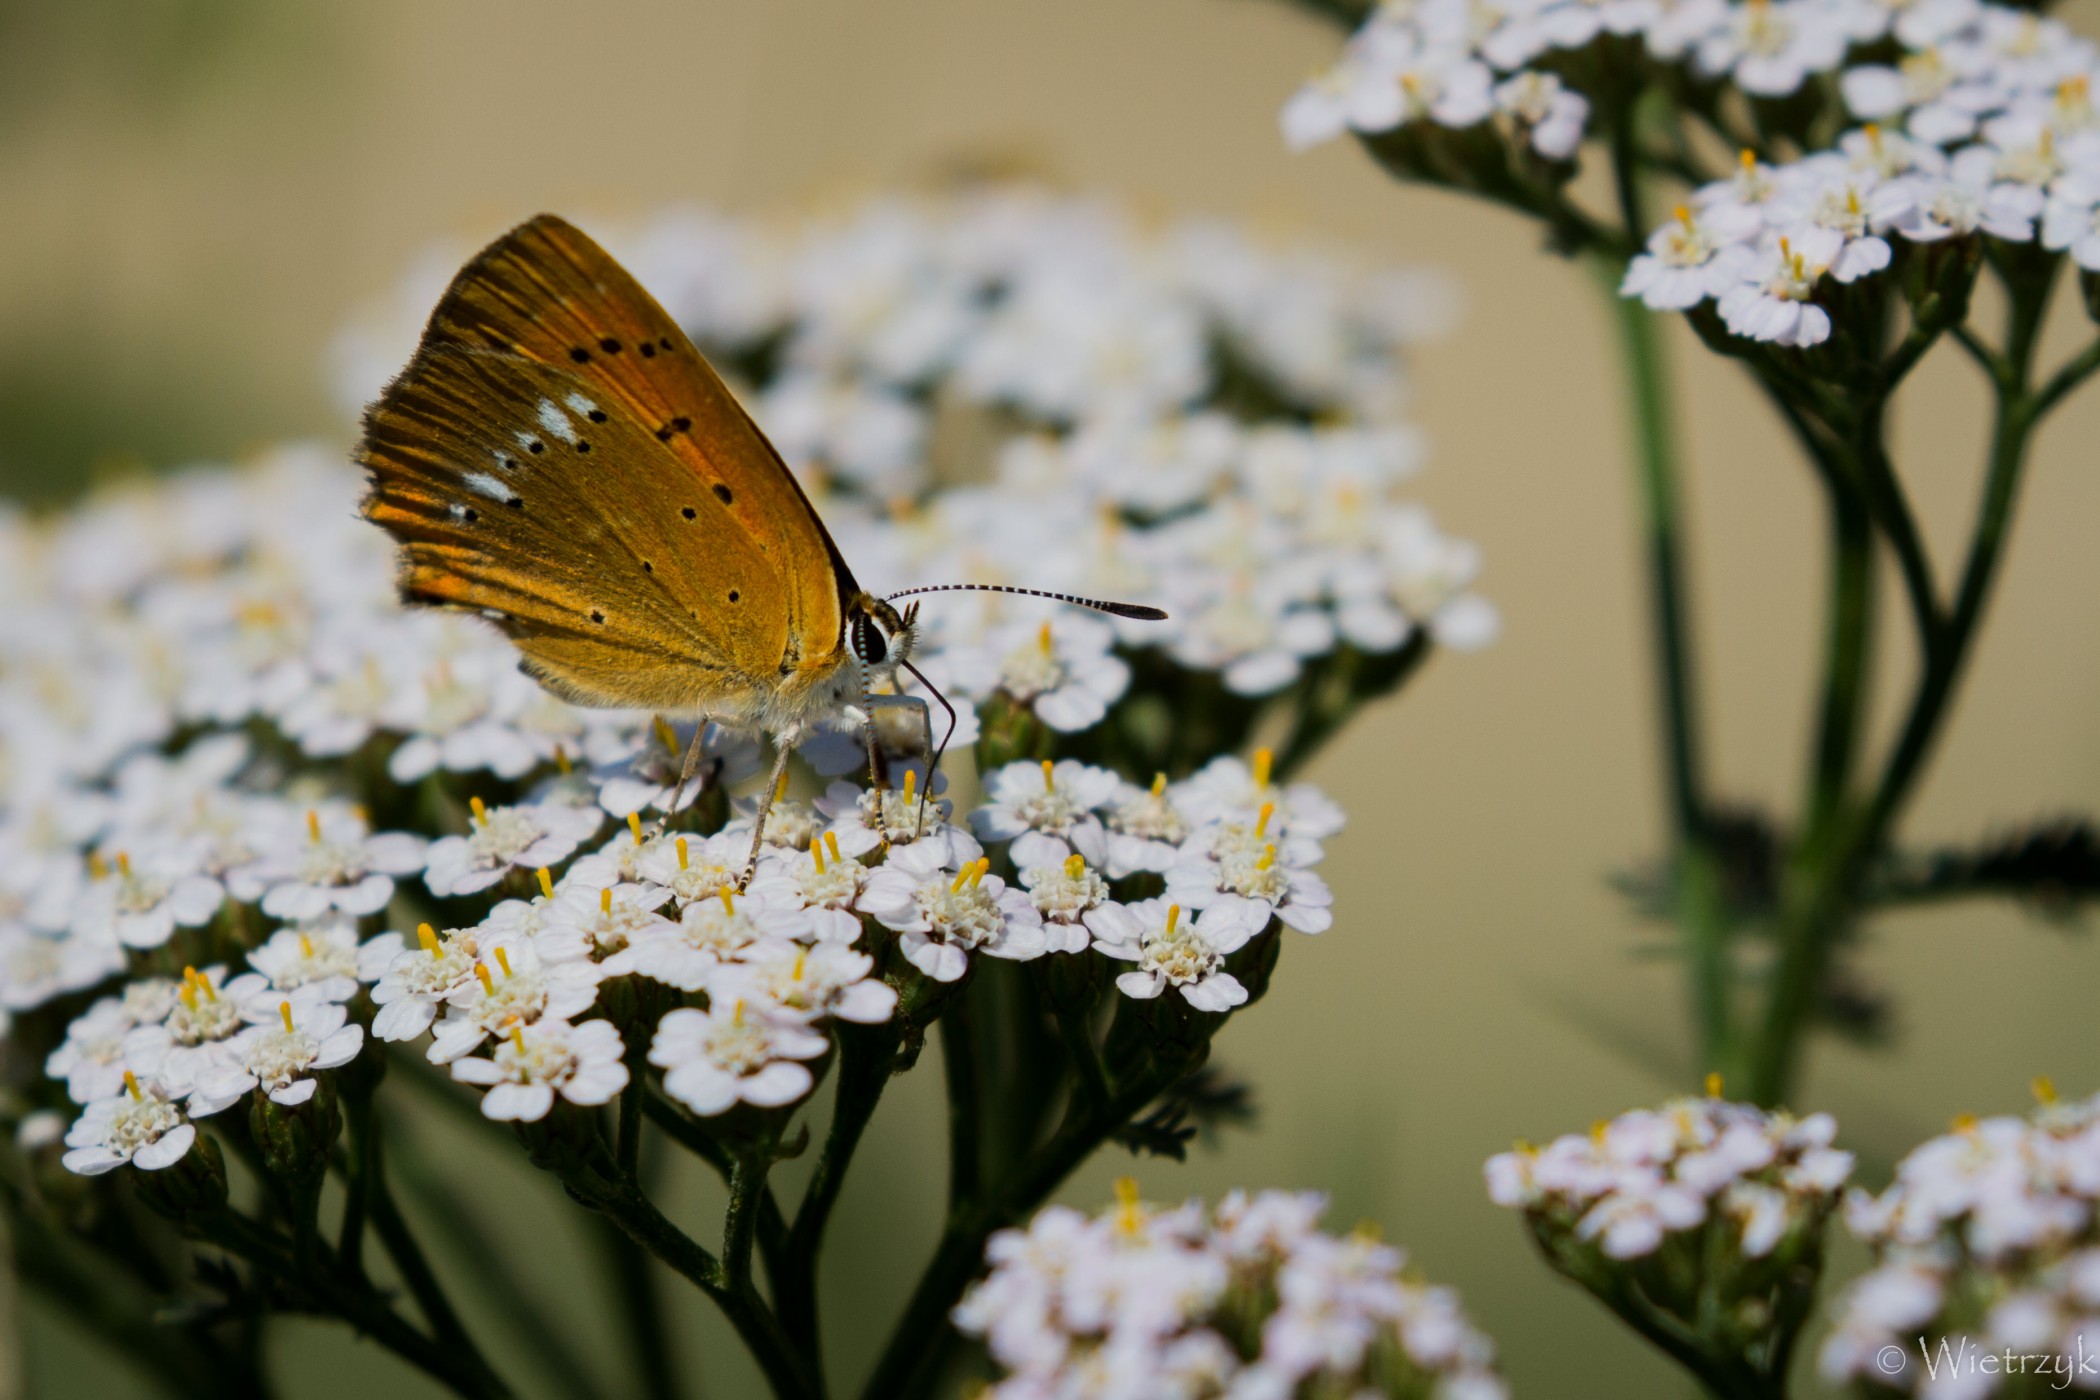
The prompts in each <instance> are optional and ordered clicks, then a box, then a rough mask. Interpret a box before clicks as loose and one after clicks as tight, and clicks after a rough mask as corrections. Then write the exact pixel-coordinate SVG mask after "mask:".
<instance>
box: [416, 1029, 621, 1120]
mask: <svg viewBox="0 0 2100 1400" xmlns="http://www.w3.org/2000/svg"><path fill="white" fill-rule="evenodd" d="M626 1053H627V1050H626V1046H625V1045H624V1044H623V1043H622V1042H621V1040H620V1031H619V1028H618V1027H617V1026H615V1025H613V1023H612V1022H610V1021H585V1022H584V1023H583V1024H582V1025H580V1026H572V1025H570V1024H569V1023H568V1022H566V1021H561V1020H554V1019H542V1020H539V1021H535V1022H533V1023H532V1024H531V1025H519V1024H514V1025H512V1026H511V1028H510V1032H509V1034H508V1035H506V1036H504V1037H503V1038H502V1039H500V1040H498V1041H497V1042H496V1048H495V1050H494V1052H492V1053H491V1054H490V1056H489V1057H488V1058H487V1059H481V1058H479V1057H475V1058H472V1059H464V1060H454V1061H453V1062H452V1077H453V1078H454V1079H457V1080H459V1081H460V1082H461V1083H463V1084H485V1085H488V1086H489V1091H488V1092H487V1093H486V1094H484V1095H482V1096H481V1111H482V1114H483V1115H484V1116H486V1117H489V1118H494V1119H496V1120H498V1121H501V1122H523V1123H534V1122H538V1121H539V1120H540V1119H542V1118H544V1117H546V1116H547V1110H548V1109H550V1108H552V1107H554V1096H555V1095H556V1094H560V1095H561V1096H562V1097H563V1098H565V1099H567V1100H568V1101H569V1102H570V1103H573V1104H582V1105H584V1106H585V1107H595V1106H596V1105H598V1104H602V1103H610V1102H611V1101H612V1100H613V1099H614V1098H615V1097H617V1096H618V1095H619V1093H620V1091H621V1090H622V1089H625V1088H626V1087H627V1078H628V1074H627V1066H626V1064H625V1063H624V1062H623V1057H624V1056H625V1055H626Z"/></svg>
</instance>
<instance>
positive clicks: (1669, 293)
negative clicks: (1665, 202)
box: [1619, 205, 1764, 311]
mask: <svg viewBox="0 0 2100 1400" xmlns="http://www.w3.org/2000/svg"><path fill="white" fill-rule="evenodd" d="M1763 226H1764V221H1763V220H1762V219H1761V218H1759V217H1758V216H1757V215H1756V214H1754V213H1752V212H1750V211H1749V210H1746V209H1744V208H1742V207H1741V206H1740V205H1718V206H1714V207H1710V208H1708V209H1705V210H1702V211H1700V212H1698V213H1696V214H1695V213H1694V212H1693V211H1692V210H1691V209H1690V208H1689V207H1686V206H1684V205H1679V206H1678V209H1677V214H1676V217H1674V218H1673V219H1671V220H1670V222H1669V223H1666V224H1664V225H1663V226H1662V227H1661V228H1659V229H1657V230H1656V231H1655V232H1654V233H1653V234H1652V235H1650V236H1649V239H1648V251H1647V252H1645V253H1642V254H1641V255H1640V256H1638V257H1636V258H1635V259H1634V260H1633V262H1632V263H1631V264H1629V265H1628V267H1627V269H1626V277H1625V280H1624V281H1622V282H1621V283H1620V284H1619V294H1620V295H1621V296H1629V297H1634V296H1637V297H1639V298H1640V299H1641V301H1642V302H1643V303H1645V304H1646V305H1647V306H1649V307H1650V308H1652V309H1654V310H1656V311H1683V310H1686V309H1688V308H1690V307H1694V306H1697V305H1698V304H1699V303H1700V302H1702V301H1705V300H1707V299H1708V298H1709V297H1718V296H1720V295H1721V294H1722V293H1724V292H1726V291H1727V290H1728V289H1729V288H1731V287H1733V286H1734V285H1735V284H1736V283H1738V282H1740V281H1741V280H1742V277H1743V266H1744V264H1745V263H1746V262H1748V261H1749V259H1750V258H1751V256H1752V254H1753V250H1752V249H1751V248H1750V247H1748V246H1746V240H1748V239H1752V238H1755V237H1756V236H1757V234H1758V233H1759V232H1760V231H1761V230H1762V228H1763Z"/></svg>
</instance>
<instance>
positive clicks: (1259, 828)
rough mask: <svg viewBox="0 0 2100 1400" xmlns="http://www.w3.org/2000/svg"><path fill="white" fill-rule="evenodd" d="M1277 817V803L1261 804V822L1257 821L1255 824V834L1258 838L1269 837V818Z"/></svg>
mask: <svg viewBox="0 0 2100 1400" xmlns="http://www.w3.org/2000/svg"><path fill="white" fill-rule="evenodd" d="M1275 815H1276V804H1275V803H1273V802H1264V803H1262V804H1261V820H1259V821H1257V822H1255V823H1254V834H1255V835H1256V836H1267V835H1268V834H1269V818H1271V817H1273V816H1275Z"/></svg>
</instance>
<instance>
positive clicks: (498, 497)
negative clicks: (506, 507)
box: [466, 472, 510, 501]
mask: <svg viewBox="0 0 2100 1400" xmlns="http://www.w3.org/2000/svg"><path fill="white" fill-rule="evenodd" d="M466 482H467V489H468V490H469V491H479V492H480V493H481V494H482V495H484V496H486V497H488V498H489V499H490V500H492V501H502V500H508V499H509V498H510V488H509V487H508V486H505V485H504V484H503V483H502V482H501V481H500V480H498V479H497V478H495V477H493V476H490V475H489V474H488V473H487V472H468V473H467V475H466Z"/></svg>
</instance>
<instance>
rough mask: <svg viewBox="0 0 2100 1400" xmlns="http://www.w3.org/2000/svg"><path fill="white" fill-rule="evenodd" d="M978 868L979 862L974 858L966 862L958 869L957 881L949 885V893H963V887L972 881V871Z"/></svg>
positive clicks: (956, 873)
mask: <svg viewBox="0 0 2100 1400" xmlns="http://www.w3.org/2000/svg"><path fill="white" fill-rule="evenodd" d="M976 868H977V862H976V861H974V860H973V861H969V862H967V863H965V864H964V866H963V868H962V869H960V870H958V871H956V872H955V883H954V884H952V885H950V886H948V893H950V894H961V893H962V887H963V886H964V885H967V884H969V883H970V872H971V871H972V870H975V869H976Z"/></svg>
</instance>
